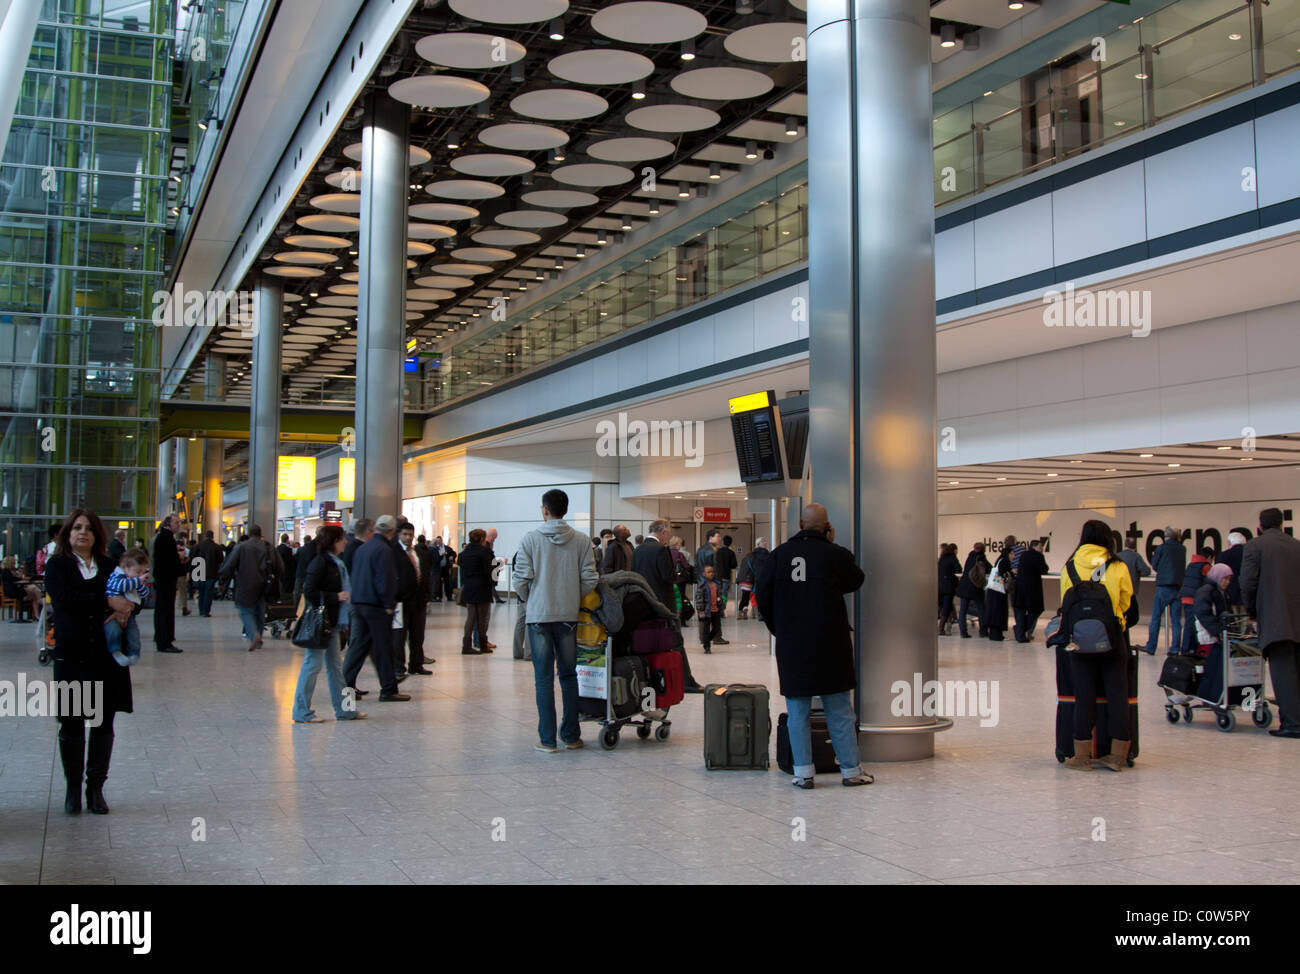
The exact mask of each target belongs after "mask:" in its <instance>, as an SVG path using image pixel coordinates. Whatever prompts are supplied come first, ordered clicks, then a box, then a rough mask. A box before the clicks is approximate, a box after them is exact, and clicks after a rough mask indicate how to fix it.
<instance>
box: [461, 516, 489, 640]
mask: <svg viewBox="0 0 1300 974" xmlns="http://www.w3.org/2000/svg"><path fill="white" fill-rule="evenodd" d="M486 538H487V532H486V531H484V530H483V529H482V528H475V529H474V530H473V531H471V532H470V533H469V544H467V545H465V547H464V548H463V549H462V550H461V553H460V558H459V559H458V563H459V565H460V604H461V605H463V606H464V607H465V610H466V611H465V638H464V639H463V640H462V641H461V647H460V651H461V654H462V655H464V656H478V655H479V654H480V653H490V652H492V644H491V643H489V642H488V638H487V624H488V612H489V611H490V609H491V606H492V591H493V589H494V588H495V587H496V585H495V583H494V582H493V581H492V551H491V549H490V548H488V546H487V545H485V544H484V543H483V542H484V540H485V539H486ZM475 629H477V630H478V644H479V646H480V647H482V648H481V649H475V648H474V646H473V639H474V630H475Z"/></svg>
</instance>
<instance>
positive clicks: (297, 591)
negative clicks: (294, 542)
mask: <svg viewBox="0 0 1300 974" xmlns="http://www.w3.org/2000/svg"><path fill="white" fill-rule="evenodd" d="M318 553H319V552H318V551H317V549H316V539H315V538H313V537H310V536H309V537H308V538H307V540H306V541H304V542H303V543H302V547H301V548H299V549H298V553H297V554H296V555H294V556H293V567H292V568H290V567H289V563H288V562H285V570H286V571H287V572H289V573H290V575H291V576H292V578H293V604H294V605H295V606H296V605H297V604H298V599H299V597H300V596H301V595H302V587H303V585H305V584H306V582H307V569H308V568H310V567H311V563H312V562H313V561H315V560H316V555H317V554H318Z"/></svg>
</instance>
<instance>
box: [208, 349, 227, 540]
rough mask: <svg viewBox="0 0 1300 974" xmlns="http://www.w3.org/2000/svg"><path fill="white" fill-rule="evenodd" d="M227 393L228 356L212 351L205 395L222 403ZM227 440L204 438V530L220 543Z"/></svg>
mask: <svg viewBox="0 0 1300 974" xmlns="http://www.w3.org/2000/svg"><path fill="white" fill-rule="evenodd" d="M225 395H226V357H225V356H224V355H217V354H215V353H209V355H208V361H207V367H206V371H205V372H204V375H203V398H204V401H206V402H222V401H223V400H224V399H225ZM225 463H226V441H225V440H211V439H209V440H204V441H203V530H204V531H211V532H212V533H213V536H214V537H215V538H216V540H217V541H218V542H221V541H224V540H225V538H224V537H223V536H222V535H223V533H224V529H223V527H222V524H221V511H222V492H223V488H224V482H223V481H222V477H223V476H224V473H225V469H224V468H225Z"/></svg>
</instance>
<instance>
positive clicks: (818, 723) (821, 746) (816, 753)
mask: <svg viewBox="0 0 1300 974" xmlns="http://www.w3.org/2000/svg"><path fill="white" fill-rule="evenodd" d="M811 722H812V752H813V767H814V768H815V769H816V772H817V774H830V773H831V772H832V771H838V770H840V763H839V762H838V761H836V760H835V746H834V745H833V744H831V732H830V730H828V729H827V727H826V714H824V713H822V712H820V711H814V712H813V715H812V721H811ZM789 724H790V715H789V714H782V715H781V716H780V717H778V718H777V719H776V766H777V767H778V768H780V769H781V770H782V771H784V772H785V773H786V774H794V752H793V751H792V750H791V748H790V726H789Z"/></svg>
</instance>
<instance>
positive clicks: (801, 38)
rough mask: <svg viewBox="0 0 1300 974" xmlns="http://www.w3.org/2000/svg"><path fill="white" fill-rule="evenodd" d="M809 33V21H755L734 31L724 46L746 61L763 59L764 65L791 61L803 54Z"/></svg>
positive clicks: (801, 58) (728, 36)
mask: <svg viewBox="0 0 1300 974" xmlns="http://www.w3.org/2000/svg"><path fill="white" fill-rule="evenodd" d="M807 34H808V28H807V25H806V24H800V23H796V22H795V21H776V22H773V23H769V24H755V25H754V26H753V27H742V28H741V29H740V30H738V31H736V32H735V33H734V34H729V35H727V39H726V40H724V41H723V42H722V46H723V47H725V48H726V49H727V53H728V54H731V55H733V56H735V57H738V58H741V59H742V60H745V61H761V62H762V63H764V64H788V63H789V62H791V61H794V60H804V58H803V57H802V56H801V57H798V58H796V56H795V55H796V54H799V55H802V54H803V53H804V51H803V50H801V48H802V46H803V45H804V44H806V41H805V38H806V37H807Z"/></svg>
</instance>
